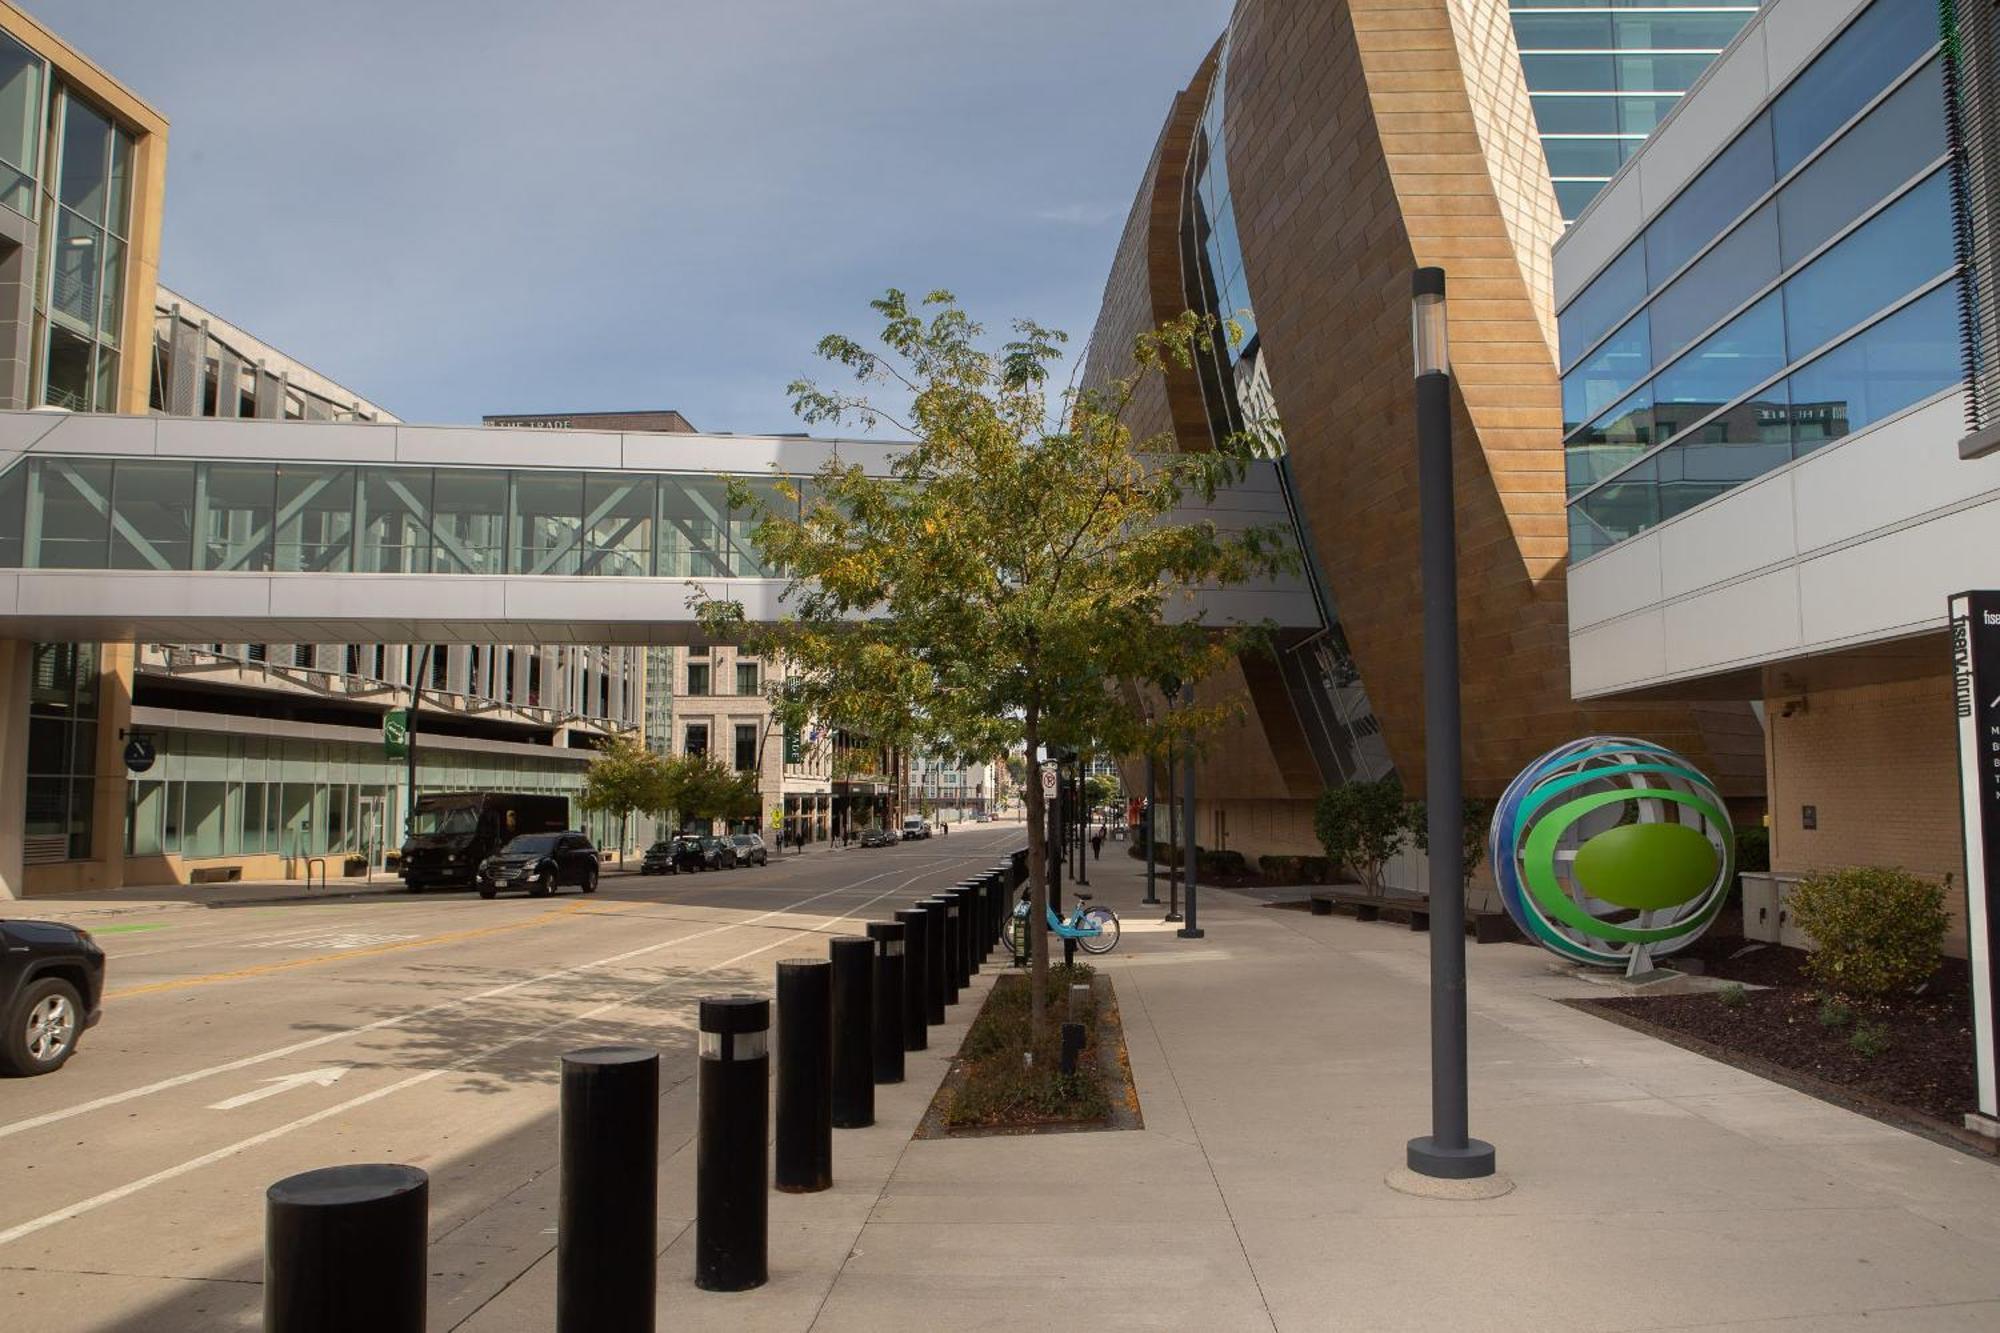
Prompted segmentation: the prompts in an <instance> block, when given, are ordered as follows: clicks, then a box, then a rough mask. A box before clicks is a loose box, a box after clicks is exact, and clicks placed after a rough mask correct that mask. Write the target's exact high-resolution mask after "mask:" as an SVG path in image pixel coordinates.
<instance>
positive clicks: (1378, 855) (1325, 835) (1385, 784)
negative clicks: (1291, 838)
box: [1313, 778, 1410, 893]
mask: <svg viewBox="0 0 2000 1333" xmlns="http://www.w3.org/2000/svg"><path fill="white" fill-rule="evenodd" d="M1313 831H1314V832H1315V833H1317V834H1318V835H1319V842H1320V846H1322V847H1324V848H1326V854H1327V857H1328V859H1330V860H1332V861H1334V862H1336V863H1339V864H1342V865H1345V866H1347V867H1348V868H1349V869H1351V870H1352V871H1353V872H1354V873H1355V875H1356V876H1357V877H1359V879H1360V880H1361V883H1362V886H1363V887H1364V888H1366V889H1367V890H1368V891H1369V892H1370V893H1380V892H1381V891H1382V867H1383V866H1384V865H1387V864H1388V862H1389V861H1390V859H1391V858H1392V857H1394V856H1395V855H1396V853H1398V852H1400V851H1402V850H1403V846H1404V844H1405V843H1406V842H1408V840H1409V836H1410V823H1409V808H1408V807H1407V806H1406V805H1405V804H1404V801H1403V784H1402V783H1400V782H1398V781H1397V780H1396V779H1394V778H1383V779H1381V780H1380V781H1378V782H1347V783H1342V784H1341V785H1340V786H1338V787H1328V788H1327V789H1326V790H1325V791H1323V792H1321V793H1320V796H1319V805H1318V807H1317V808H1316V809H1315V810H1314V811H1313Z"/></svg>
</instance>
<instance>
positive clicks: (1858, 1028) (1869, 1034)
mask: <svg viewBox="0 0 2000 1333" xmlns="http://www.w3.org/2000/svg"><path fill="white" fill-rule="evenodd" d="M1847 1045H1848V1049H1850V1050H1852V1051H1853V1052H1854V1053H1855V1054H1856V1055H1858V1056H1860V1057H1861V1058H1862V1059H1864V1060H1873V1059H1874V1058H1875V1057H1876V1056H1878V1055H1880V1054H1882V1052H1884V1051H1886V1050H1888V1049H1889V1027H1888V1025H1887V1024H1886V1023H1856V1024H1855V1025H1854V1031H1853V1032H1852V1033H1851V1034H1850V1035H1849V1036H1848V1038H1847Z"/></svg>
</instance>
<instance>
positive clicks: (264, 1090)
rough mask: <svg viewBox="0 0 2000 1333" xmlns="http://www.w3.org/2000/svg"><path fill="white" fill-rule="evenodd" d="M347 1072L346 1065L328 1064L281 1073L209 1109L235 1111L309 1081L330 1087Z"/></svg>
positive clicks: (211, 1105)
mask: <svg viewBox="0 0 2000 1333" xmlns="http://www.w3.org/2000/svg"><path fill="white" fill-rule="evenodd" d="M346 1072H347V1066H346V1065H328V1066H327V1067H326V1068H324V1069H308V1070H305V1071H304V1072H303V1073H298V1074H281V1075H279V1076H278V1077H277V1078H267V1079H265V1080H264V1086H263V1087H261V1088H252V1089H251V1090H250V1091H249V1092H239V1093H237V1094H236V1095H235V1096H234V1097H225V1098H223V1099H222V1100H221V1101H219V1102H211V1103H210V1104H209V1106H208V1109H209V1110H211V1111H234V1110H235V1109H236V1108H237V1107H239V1106H248V1105H250V1104H251V1103H252V1102H261V1101H263V1100H264V1099H265V1098H266V1097H275V1096H277V1095H278V1094H279V1093H281V1092H290V1091H291V1090H292V1089H293V1088H302V1087H304V1086H305V1085H306V1084H308V1083H317V1084H318V1085H319V1086H320V1087H322V1088H330V1087H332V1086H333V1085H334V1084H336V1083H338V1082H340V1076H341V1075H342V1074H345V1073H346Z"/></svg>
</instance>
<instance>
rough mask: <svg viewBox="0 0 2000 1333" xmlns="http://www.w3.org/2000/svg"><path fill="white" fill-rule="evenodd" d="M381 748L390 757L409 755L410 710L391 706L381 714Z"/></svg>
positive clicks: (401, 757)
mask: <svg viewBox="0 0 2000 1333" xmlns="http://www.w3.org/2000/svg"><path fill="white" fill-rule="evenodd" d="M382 750H383V753H385V754H387V755H388V756H389V757H390V758H391V759H407V758H409V755H410V710H409V709H407V708H391V709H390V710H389V711H388V712H386V713H384V714H383V715H382Z"/></svg>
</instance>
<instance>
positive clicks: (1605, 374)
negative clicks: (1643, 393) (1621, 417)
mask: <svg viewBox="0 0 2000 1333" xmlns="http://www.w3.org/2000/svg"><path fill="white" fill-rule="evenodd" d="M1652 364H1653V352H1652V340H1651V334H1650V332H1649V329H1648V324H1647V320H1646V312H1645V311H1643V310H1641V311H1640V312H1639V313H1638V314H1636V315H1634V316H1633V317H1632V318H1631V319H1628V320H1626V321H1625V324H1624V326H1623V327H1622V328H1620V329H1619V330H1618V332H1616V333H1614V334H1612V335H1611V336H1610V337H1609V338H1607V339H1605V340H1604V343H1603V345H1602V346H1600V347H1599V348H1598V349H1597V350H1596V351H1595V352H1592V353H1591V354H1590V356H1589V358H1588V359H1586V360H1585V361H1584V362H1583V363H1582V364H1580V365H1578V366H1577V367H1576V368H1575V369H1574V370H1572V371H1570V373H1569V374H1567V375H1565V376H1563V433H1564V434H1565V435H1567V434H1568V433H1569V432H1571V431H1573V430H1575V429H1576V428H1577V427H1578V426H1581V425H1582V424H1583V423H1584V422H1586V421H1589V420H1590V419H1592V418H1593V417H1595V416H1597V414H1598V413H1600V412H1602V411H1603V410H1604V409H1605V408H1607V407H1609V406H1611V404H1613V403H1615V402H1617V401H1618V399H1619V398H1621V397H1623V396H1624V394H1625V391H1626V390H1628V389H1630V388H1631V387H1632V386H1633V385H1634V384H1635V383H1637V382H1638V381H1639V379H1640V377H1642V376H1643V375H1644V374H1645V373H1646V371H1647V370H1648V369H1650V368H1651V367H1652Z"/></svg>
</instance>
